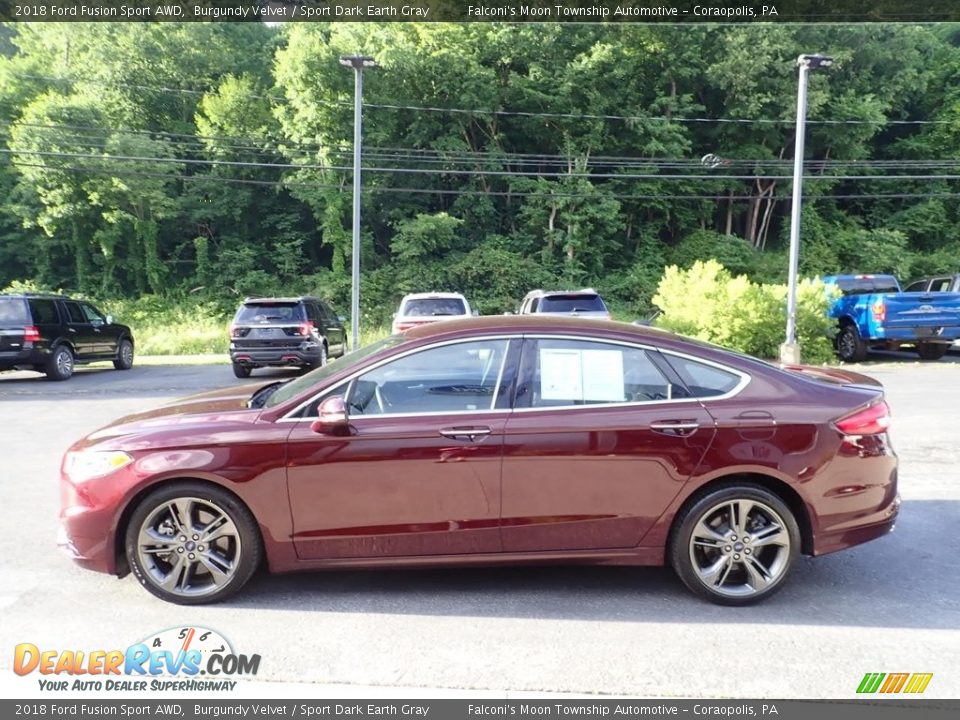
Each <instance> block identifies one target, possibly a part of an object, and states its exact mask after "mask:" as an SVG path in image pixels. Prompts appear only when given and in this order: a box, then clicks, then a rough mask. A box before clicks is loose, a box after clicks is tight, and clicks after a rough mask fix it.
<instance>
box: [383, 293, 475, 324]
mask: <svg viewBox="0 0 960 720" xmlns="http://www.w3.org/2000/svg"><path fill="white" fill-rule="evenodd" d="M476 314H477V313H476V311H474V310H471V309H470V303H468V302H467V299H466V298H465V297H464V296H463V295H461V294H460V293H451V292H437V293H411V294H410V295H404V296H403V299H402V300H401V301H400V307H399V308H398V309H397V312H396V314H395V315H394V316H393V328H392V329H393V332H394V333H399V332H404V331H405V330H409V329H410V328H415V327H419V326H421V325H426V324H427V323H432V322H438V321H440V320H456V319H458V318H464V317H469V316H471V315H476Z"/></svg>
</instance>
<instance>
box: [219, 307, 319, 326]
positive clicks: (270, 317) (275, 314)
mask: <svg viewBox="0 0 960 720" xmlns="http://www.w3.org/2000/svg"><path fill="white" fill-rule="evenodd" d="M306 319H307V318H306V316H305V315H304V314H303V306H302V305H300V304H299V303H294V302H273V303H247V304H245V305H243V306H242V307H241V308H240V309H239V310H237V317H236V318H235V319H234V322H235V323H238V324H244V323H265V322H294V323H299V322H303V321H304V320H306Z"/></svg>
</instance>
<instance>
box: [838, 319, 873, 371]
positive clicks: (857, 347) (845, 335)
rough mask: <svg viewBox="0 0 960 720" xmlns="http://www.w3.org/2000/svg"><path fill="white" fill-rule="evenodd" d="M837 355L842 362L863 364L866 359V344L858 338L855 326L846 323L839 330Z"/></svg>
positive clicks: (858, 334)
mask: <svg viewBox="0 0 960 720" xmlns="http://www.w3.org/2000/svg"><path fill="white" fill-rule="evenodd" d="M837 355H839V356H840V359H841V360H843V361H844V362H863V361H864V360H866V359H867V344H866V343H865V342H864V341H863V340H862V339H861V338H860V333H859V332H857V327H856V325H850V324H849V323H848V324H846V325H844V326H843V327H841V328H840V333H839V334H838V335H837Z"/></svg>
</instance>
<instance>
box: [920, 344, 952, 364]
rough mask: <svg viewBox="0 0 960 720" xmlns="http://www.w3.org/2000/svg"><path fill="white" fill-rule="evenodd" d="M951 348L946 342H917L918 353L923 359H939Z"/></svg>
mask: <svg viewBox="0 0 960 720" xmlns="http://www.w3.org/2000/svg"><path fill="white" fill-rule="evenodd" d="M949 349H950V346H949V345H947V344H946V343H933V342H931V343H917V355H919V356H920V359H921V360H939V359H940V358H942V357H943V356H944V355H946V354H947V350H949Z"/></svg>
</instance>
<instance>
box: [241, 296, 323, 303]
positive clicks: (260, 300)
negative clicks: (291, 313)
mask: <svg viewBox="0 0 960 720" xmlns="http://www.w3.org/2000/svg"><path fill="white" fill-rule="evenodd" d="M318 299H319V298H315V297H313V296H312V295H299V296H298V297H248V298H246V299H245V300H244V301H243V304H244V305H249V304H252V303H298V302H303V301H304V300H318Z"/></svg>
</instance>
